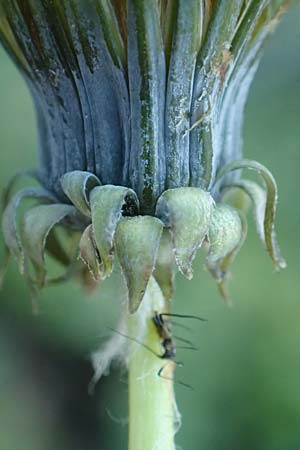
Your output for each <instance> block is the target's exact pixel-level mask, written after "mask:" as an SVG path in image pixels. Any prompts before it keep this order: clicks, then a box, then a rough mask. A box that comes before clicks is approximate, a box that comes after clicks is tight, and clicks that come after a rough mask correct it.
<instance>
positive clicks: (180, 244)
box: [156, 187, 214, 280]
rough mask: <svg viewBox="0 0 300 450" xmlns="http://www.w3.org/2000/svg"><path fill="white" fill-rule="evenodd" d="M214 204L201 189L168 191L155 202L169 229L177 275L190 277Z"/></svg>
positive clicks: (161, 217)
mask: <svg viewBox="0 0 300 450" xmlns="http://www.w3.org/2000/svg"><path fill="white" fill-rule="evenodd" d="M213 208H214V201H213V199H212V197H211V196H210V194H209V193H208V192H206V191H204V190H202V189H199V188H193V187H183V188H175V189H169V190H167V191H165V192H164V193H163V194H162V195H161V196H160V198H159V199H158V202H157V206H156V216H157V217H159V218H160V219H161V220H162V222H163V223H164V225H165V226H166V227H167V228H168V229H169V230H170V233H171V236H172V245H173V250H174V255H175V261H176V264H177V266H178V269H179V270H180V272H181V273H182V274H183V275H184V276H185V277H186V278H187V279H189V280H190V279H191V278H192V277H193V269H192V262H193V260H194V258H195V255H196V253H197V250H198V249H199V248H200V246H201V244H202V242H203V240H204V238H205V236H206V234H207V231H208V227H209V223H210V220H211V215H212V211H213Z"/></svg>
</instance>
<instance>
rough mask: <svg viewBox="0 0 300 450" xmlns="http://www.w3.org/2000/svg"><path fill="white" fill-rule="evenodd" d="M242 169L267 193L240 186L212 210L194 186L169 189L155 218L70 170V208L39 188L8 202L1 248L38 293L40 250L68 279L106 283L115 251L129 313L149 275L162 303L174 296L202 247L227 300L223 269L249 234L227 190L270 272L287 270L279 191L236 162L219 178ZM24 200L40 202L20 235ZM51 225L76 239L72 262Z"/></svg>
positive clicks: (126, 194) (113, 189)
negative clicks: (247, 202)
mask: <svg viewBox="0 0 300 450" xmlns="http://www.w3.org/2000/svg"><path fill="white" fill-rule="evenodd" d="M245 167H248V168H250V169H255V170H257V171H258V172H259V173H261V174H262V176H263V178H264V180H265V182H266V186H267V189H266V190H265V189H263V188H262V187H260V186H259V185H258V184H256V183H254V182H253V181H248V180H238V181H236V182H233V183H232V184H230V185H226V186H225V187H224V188H222V189H221V193H222V195H221V198H220V202H218V203H217V204H215V202H214V200H213V198H212V197H211V195H210V194H209V193H208V192H206V191H204V190H202V189H200V188H193V187H186V188H184V187H183V188H174V189H169V190H167V191H165V192H164V193H163V194H162V195H161V196H160V198H159V199H158V202H157V205H156V212H155V216H149V215H140V211H139V201H138V198H137V195H136V194H135V192H134V191H133V190H132V189H129V188H125V187H123V186H114V185H104V186H101V184H100V181H99V180H97V178H96V177H95V176H94V175H93V174H91V173H88V172H81V171H74V172H69V173H67V174H65V175H64V176H63V177H62V179H61V183H62V189H63V191H64V193H65V195H66V196H67V197H68V198H69V200H70V201H71V202H72V205H70V204H63V203H58V202H57V200H56V199H55V197H54V196H53V195H52V194H50V193H48V192H47V191H44V190H42V189H40V190H38V189H24V190H22V191H20V192H18V193H17V194H16V195H15V196H13V197H12V199H11V200H10V201H9V203H8V205H7V206H6V209H5V211H4V214H3V221H2V227H3V233H4V238H5V242H6V245H7V247H8V250H9V251H10V252H11V253H12V254H13V255H14V256H15V257H16V259H17V261H18V263H19V267H20V270H21V272H22V273H24V274H25V275H26V277H27V279H28V280H29V281H30V284H31V285H32V286H36V287H38V288H41V287H43V286H44V285H45V284H48V283H49V282H51V280H48V279H47V278H46V268H45V258H44V254H45V251H49V252H50V254H52V255H53V256H54V257H55V258H56V259H57V260H58V261H60V262H63V263H64V264H67V265H68V266H69V269H68V272H69V273H70V274H74V273H75V274H76V273H78V274H79V273H81V279H82V280H85V281H86V280H87V279H86V277H84V276H83V275H84V272H85V266H86V267H87V269H88V271H89V273H90V276H91V277H92V278H93V279H94V280H95V281H100V280H104V279H105V278H107V277H109V276H110V275H111V273H112V270H113V263H114V258H115V253H116V254H117V256H118V259H119V263H120V266H121V268H122V271H123V274H124V276H125V280H126V284H127V288H128V298H129V310H130V312H131V313H134V312H135V311H136V310H137V309H138V308H139V305H140V303H141V301H142V299H143V296H144V294H145V291H146V288H147V285H148V282H149V280H150V278H151V276H154V278H156V280H157V282H158V284H159V286H160V287H161V290H162V292H163V294H164V296H165V298H166V299H168V300H169V299H170V298H171V296H172V292H173V283H174V268H175V265H177V267H178V269H179V270H180V272H181V273H182V274H183V275H184V276H185V277H186V278H188V279H191V278H192V276H193V272H192V262H193V259H194V257H195V255H196V253H197V251H198V250H199V248H201V246H202V243H203V242H204V241H207V243H208V255H207V267H208V269H209V271H210V272H211V273H212V275H213V277H214V278H215V279H216V281H217V283H218V285H219V287H220V291H221V293H222V295H223V296H224V297H225V298H228V295H227V291H226V279H227V275H228V270H229V267H230V264H231V263H232V261H233V260H234V258H235V256H236V255H237V253H238V251H239V250H240V248H241V246H242V244H243V242H244V240H245V237H246V234H247V224H246V219H245V215H244V211H243V205H242V206H241V207H240V208H239V209H237V208H236V207H233V206H230V205H229V204H227V203H226V198H227V197H226V193H227V194H228V190H232V189H240V190H242V192H243V193H244V194H245V195H247V196H248V197H250V198H251V201H252V202H253V205H254V211H255V218H256V223H257V228H258V231H259V235H260V238H261V239H262V241H263V243H264V244H265V246H266V249H267V251H268V253H269V254H270V256H271V258H272V260H273V262H274V265H275V268H276V269H279V268H284V267H285V262H284V260H283V258H282V257H281V255H280V253H279V249H278V245H277V241H276V237H275V232H274V219H275V210H276V201H277V190H276V184H275V181H274V179H273V177H272V175H271V174H270V172H269V171H268V170H267V169H266V168H265V167H264V166H262V165H261V164H259V163H256V162H253V161H247V160H241V161H236V162H233V163H230V164H229V165H228V166H225V167H224V169H223V170H222V171H221V172H220V174H219V176H218V177H217V179H218V178H219V177H221V176H222V175H224V174H225V173H226V172H227V171H229V170H236V169H242V168H245ZM26 197H28V198H34V199H38V202H39V203H41V204H40V205H38V206H34V207H32V208H31V209H29V210H28V211H27V212H26V213H25V214H24V217H23V220H22V222H21V229H20V234H19V232H18V227H17V222H16V216H17V209H18V207H19V204H20V202H21V200H22V199H24V198H26ZM57 224H61V225H63V226H64V227H66V228H67V229H68V231H69V234H73V236H74V245H75V249H74V251H73V259H69V260H67V261H66V260H64V258H62V255H63V256H64V255H65V254H66V253H67V252H66V249H65V248H64V247H63V244H62V243H60V242H59V241H58V240H57V236H56V235H55V234H53V229H54V228H55V226H56V225H57ZM50 237H51V239H49V238H50ZM58 250H60V251H58ZM78 259H80V260H81V262H82V264H81V263H80V262H79V261H78ZM30 265H32V266H33V268H34V271H35V276H34V278H32V276H31V275H30V270H29V266H30ZM70 268H71V270H70Z"/></svg>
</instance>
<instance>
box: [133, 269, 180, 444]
mask: <svg viewBox="0 0 300 450" xmlns="http://www.w3.org/2000/svg"><path fill="white" fill-rule="evenodd" d="M164 303H165V302H164V299H163V296H162V294H161V291H160V289H159V287H158V285H157V283H156V282H155V280H154V279H153V278H152V279H151V280H150V283H149V285H148V288H147V292H146V295H145V297H144V299H143V302H142V305H141V308H140V310H139V311H138V312H137V313H136V314H134V315H132V316H131V317H130V318H129V331H130V334H131V336H135V339H140V340H141V342H143V344H144V345H145V346H147V347H148V348H149V349H151V350H152V351H153V352H155V353H157V355H161V354H163V348H162V345H161V339H160V337H159V335H158V333H157V330H156V327H155V325H154V323H153V321H152V317H153V315H154V313H155V311H157V312H162V311H166V306H165V304H164ZM139 334H141V337H140V338H139ZM149 349H147V348H145V347H144V346H143V345H140V344H138V343H134V344H133V345H132V348H131V352H130V361H129V447H128V448H129V450H175V444H174V434H175V423H176V421H177V420H178V417H177V415H178V414H177V410H176V404H175V399H174V391H173V381H172V379H173V376H174V367H175V363H174V362H173V361H170V360H162V359H160V358H159V357H158V356H156V355H155V354H154V353H152V352H151V351H150V350H149ZM162 367H164V369H163V372H162V374H161V376H159V371H160V369H161V368H162Z"/></svg>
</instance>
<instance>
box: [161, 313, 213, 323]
mask: <svg viewBox="0 0 300 450" xmlns="http://www.w3.org/2000/svg"><path fill="white" fill-rule="evenodd" d="M163 317H178V318H180V319H195V320H200V321H201V322H207V319H204V318H203V317H199V316H193V315H186V314H173V313H160V314H159V318H160V320H161V321H164V319H163Z"/></svg>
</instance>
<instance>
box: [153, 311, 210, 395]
mask: <svg viewBox="0 0 300 450" xmlns="http://www.w3.org/2000/svg"><path fill="white" fill-rule="evenodd" d="M164 317H179V318H185V319H196V320H200V321H206V320H205V319H203V318H202V317H197V316H190V315H182V314H171V313H160V314H158V313H157V312H156V313H155V315H154V317H153V318H152V321H153V323H154V325H155V327H156V330H157V333H158V335H159V337H160V338H161V341H162V342H161V345H162V347H163V349H164V353H163V354H162V355H157V356H159V358H161V359H166V360H169V361H173V362H174V363H175V364H176V365H178V366H183V364H182V363H179V362H177V361H175V357H176V344H175V342H174V340H173V337H172V330H171V325H172V323H171V322H170V321H169V320H167V321H165V320H164ZM176 339H177V340H179V341H182V342H184V343H186V344H188V346H186V347H183V346H181V347H179V348H185V349H187V350H197V348H196V347H194V346H193V344H192V343H191V342H190V341H188V340H186V339H182V338H179V337H177V338H176ZM165 367H166V366H162V367H161V368H160V370H159V371H158V376H160V377H162V378H165V379H168V380H172V381H175V380H173V378H168V377H164V376H163V375H162V372H163V370H164V369H165ZM176 383H177V384H181V385H182V386H185V387H188V388H189V389H193V388H192V387H191V386H190V385H188V384H186V383H183V382H182V381H176Z"/></svg>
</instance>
